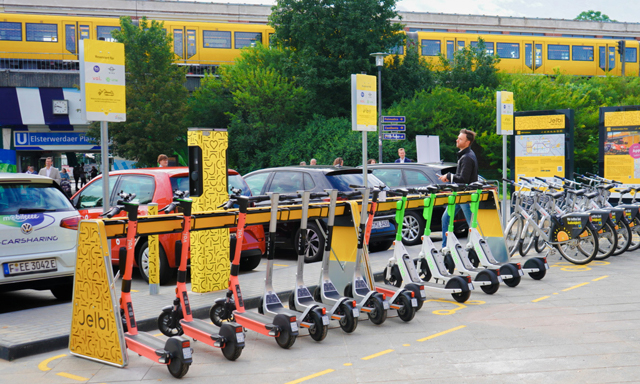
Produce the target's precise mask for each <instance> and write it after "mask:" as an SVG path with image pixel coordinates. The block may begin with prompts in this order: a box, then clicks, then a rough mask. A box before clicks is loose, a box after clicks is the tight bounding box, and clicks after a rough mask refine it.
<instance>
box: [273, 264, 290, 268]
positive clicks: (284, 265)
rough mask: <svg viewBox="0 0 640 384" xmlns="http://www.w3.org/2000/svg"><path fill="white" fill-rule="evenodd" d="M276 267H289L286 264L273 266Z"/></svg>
mask: <svg viewBox="0 0 640 384" xmlns="http://www.w3.org/2000/svg"><path fill="white" fill-rule="evenodd" d="M273 266H274V267H288V265H286V264H273Z"/></svg>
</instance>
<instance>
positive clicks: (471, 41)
mask: <svg viewBox="0 0 640 384" xmlns="http://www.w3.org/2000/svg"><path fill="white" fill-rule="evenodd" d="M407 35H408V36H407V37H408V39H407V40H412V41H414V42H416V43H418V44H419V49H420V53H421V55H422V56H424V57H425V58H426V59H427V61H428V62H430V63H432V64H435V65H437V64H438V63H439V58H438V56H439V55H440V54H442V55H444V56H445V57H447V58H448V59H451V58H452V57H453V54H454V52H455V51H456V50H457V49H461V48H462V47H469V46H472V47H473V46H476V45H477V44H478V38H482V39H483V40H484V41H485V45H486V50H487V53H489V54H491V55H493V54H497V55H498V56H499V57H500V63H499V64H498V69H499V70H500V71H502V72H508V73H536V74H547V75H553V74H554V73H555V71H556V69H558V70H560V72H561V73H567V74H572V75H580V76H604V75H607V74H610V75H615V76H619V75H621V73H622V60H621V55H620V54H619V53H618V52H617V48H618V41H617V40H613V39H596V38H573V37H552V36H522V35H506V34H486V35H483V34H476V33H449V32H409V33H408V34H407ZM625 45H626V49H625V63H624V64H625V75H627V76H631V75H632V76H637V75H638V73H639V70H640V66H639V63H638V48H639V42H638V41H637V40H625Z"/></svg>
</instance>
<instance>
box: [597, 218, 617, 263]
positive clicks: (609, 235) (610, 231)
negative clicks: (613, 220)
mask: <svg viewBox="0 0 640 384" xmlns="http://www.w3.org/2000/svg"><path fill="white" fill-rule="evenodd" d="M617 245H618V236H617V234H616V230H615V229H614V228H613V227H612V226H611V224H610V223H608V222H607V223H605V225H604V227H602V229H601V230H599V231H598V254H597V255H596V260H604V259H606V258H608V257H609V256H611V255H612V254H613V251H615V250H616V246H617Z"/></svg>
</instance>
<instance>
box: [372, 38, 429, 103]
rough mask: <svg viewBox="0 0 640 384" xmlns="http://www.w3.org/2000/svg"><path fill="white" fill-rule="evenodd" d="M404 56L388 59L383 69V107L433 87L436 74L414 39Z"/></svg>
mask: <svg viewBox="0 0 640 384" xmlns="http://www.w3.org/2000/svg"><path fill="white" fill-rule="evenodd" d="M407 44H408V45H409V48H408V49H407V51H406V53H405V55H404V56H400V55H394V56H392V57H391V58H389V59H387V60H386V62H385V66H384V68H383V69H382V107H383V108H386V107H389V106H391V105H392V104H393V103H395V102H399V101H400V100H402V99H406V98H412V97H413V95H414V94H415V93H416V92H417V91H422V90H425V89H426V90H428V89H432V88H433V86H434V81H435V79H434V74H433V72H432V71H431V66H430V65H429V63H427V61H426V60H425V59H424V57H423V56H421V55H420V52H419V51H418V48H417V47H416V46H415V43H414V42H413V41H409V42H408V43H407Z"/></svg>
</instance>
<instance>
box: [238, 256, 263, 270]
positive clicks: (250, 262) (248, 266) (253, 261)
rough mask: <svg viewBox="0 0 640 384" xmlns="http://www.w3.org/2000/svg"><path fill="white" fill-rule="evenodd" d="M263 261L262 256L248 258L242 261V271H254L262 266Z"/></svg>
mask: <svg viewBox="0 0 640 384" xmlns="http://www.w3.org/2000/svg"><path fill="white" fill-rule="evenodd" d="M261 261H262V256H254V257H247V258H244V259H240V270H241V271H253V270H254V269H256V268H257V267H258V265H260V262H261Z"/></svg>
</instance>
